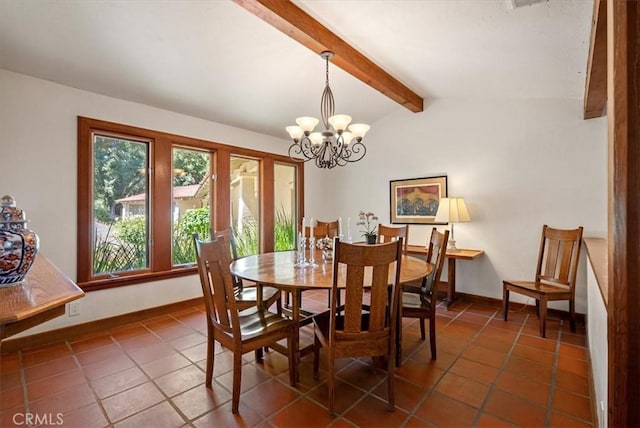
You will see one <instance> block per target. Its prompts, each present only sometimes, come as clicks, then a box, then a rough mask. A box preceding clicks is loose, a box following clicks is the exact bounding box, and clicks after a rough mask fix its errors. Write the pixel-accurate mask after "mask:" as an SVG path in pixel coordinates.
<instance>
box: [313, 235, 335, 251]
mask: <svg viewBox="0 0 640 428" xmlns="http://www.w3.org/2000/svg"><path fill="white" fill-rule="evenodd" d="M316 247H318V249H319V250H321V251H331V250H332V249H333V239H332V238H329V237H328V236H325V237H324V238H321V239H318V241H317V242H316Z"/></svg>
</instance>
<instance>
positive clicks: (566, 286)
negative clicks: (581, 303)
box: [502, 224, 583, 337]
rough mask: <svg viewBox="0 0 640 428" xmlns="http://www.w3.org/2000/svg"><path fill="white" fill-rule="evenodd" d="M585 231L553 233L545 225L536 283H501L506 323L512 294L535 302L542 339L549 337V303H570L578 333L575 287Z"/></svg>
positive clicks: (539, 251)
mask: <svg viewBox="0 0 640 428" xmlns="http://www.w3.org/2000/svg"><path fill="white" fill-rule="evenodd" d="M582 229H583V228H582V226H580V227H578V228H577V229H553V228H551V227H548V226H547V225H546V224H545V225H544V226H543V227H542V238H541V240H540V249H539V250H538V265H537V267H536V276H535V280H533V281H503V282H502V284H503V285H502V290H503V305H504V320H505V321H507V316H508V314H509V293H510V292H514V293H519V294H523V295H525V296H528V297H531V298H534V299H536V310H537V313H538V317H539V318H540V336H541V337H545V336H546V321H547V303H548V302H550V301H554V300H568V301H569V315H570V324H571V331H575V329H576V321H575V299H576V291H575V286H576V275H577V272H578V261H579V260H580V247H581V245H582Z"/></svg>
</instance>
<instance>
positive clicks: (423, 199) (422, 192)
mask: <svg viewBox="0 0 640 428" xmlns="http://www.w3.org/2000/svg"><path fill="white" fill-rule="evenodd" d="M389 195H390V210H391V223H395V224H446V223H437V222H436V221H435V220H436V212H437V211H438V205H439V204H440V199H441V198H446V197H447V176H446V175H440V176H435V177H421V178H407V179H403V180H391V181H390V182H389Z"/></svg>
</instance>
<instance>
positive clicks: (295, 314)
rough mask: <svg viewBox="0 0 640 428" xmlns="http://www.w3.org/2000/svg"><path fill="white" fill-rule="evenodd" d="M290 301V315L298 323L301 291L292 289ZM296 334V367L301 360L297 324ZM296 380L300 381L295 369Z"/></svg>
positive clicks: (298, 371) (298, 372)
mask: <svg viewBox="0 0 640 428" xmlns="http://www.w3.org/2000/svg"><path fill="white" fill-rule="evenodd" d="M291 298H292V299H291V300H292V301H291V303H292V305H293V307H292V308H291V317H292V318H293V319H294V320H296V321H297V322H298V324H299V323H300V305H301V303H302V291H301V290H293V291H292V292H291ZM296 334H297V335H298V337H297V338H296V343H297V344H298V349H297V350H296V367H299V366H300V360H301V355H300V328H299V326H298V328H297V329H296ZM296 378H297V379H296V380H297V381H298V382H299V381H300V370H297V373H296Z"/></svg>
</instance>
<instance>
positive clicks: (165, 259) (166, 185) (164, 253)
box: [149, 137, 173, 272]
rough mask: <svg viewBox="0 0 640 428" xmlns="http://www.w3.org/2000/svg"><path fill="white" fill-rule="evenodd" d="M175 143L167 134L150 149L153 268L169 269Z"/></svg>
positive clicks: (170, 263)
mask: <svg viewBox="0 0 640 428" xmlns="http://www.w3.org/2000/svg"><path fill="white" fill-rule="evenodd" d="M171 149H172V146H171V141H170V140H169V139H167V138H162V137H159V138H157V139H156V140H155V141H154V144H153V149H152V150H151V165H153V170H152V172H151V176H150V177H149V179H150V183H151V191H150V195H151V201H150V204H149V208H150V210H151V215H150V218H151V227H150V232H151V233H150V240H151V245H150V250H151V263H152V264H151V269H152V270H153V271H156V272H157V271H168V270H171V268H172V260H171V242H172V241H171V209H170V208H171V206H172V200H173V198H172V194H171V192H172V183H171V180H172V157H171V156H172V151H171Z"/></svg>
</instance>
